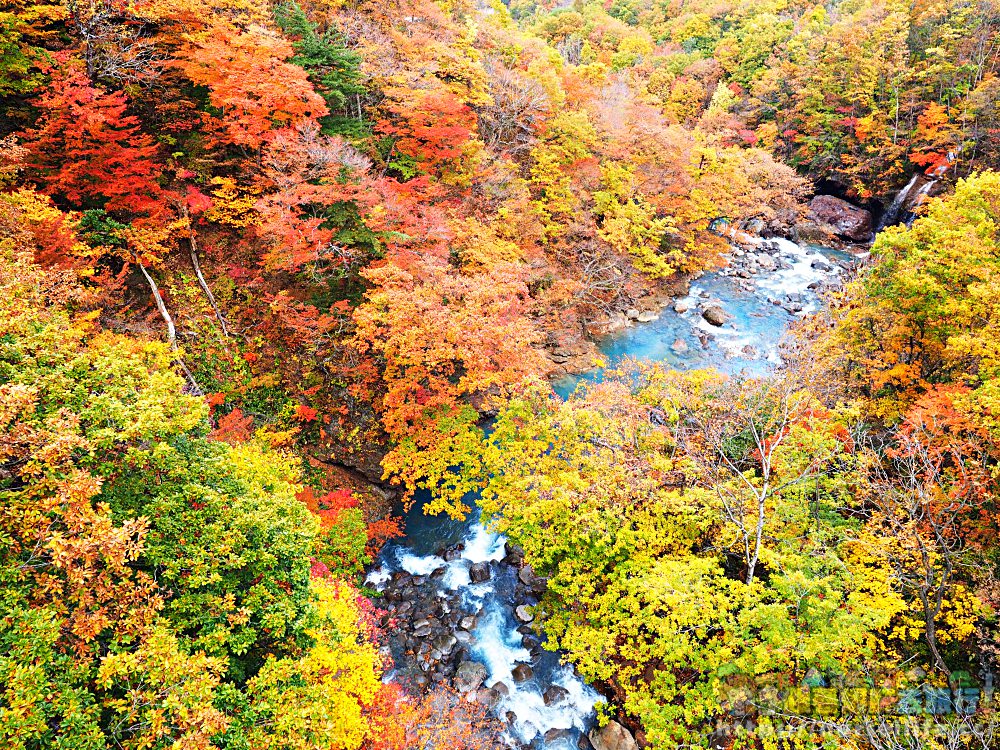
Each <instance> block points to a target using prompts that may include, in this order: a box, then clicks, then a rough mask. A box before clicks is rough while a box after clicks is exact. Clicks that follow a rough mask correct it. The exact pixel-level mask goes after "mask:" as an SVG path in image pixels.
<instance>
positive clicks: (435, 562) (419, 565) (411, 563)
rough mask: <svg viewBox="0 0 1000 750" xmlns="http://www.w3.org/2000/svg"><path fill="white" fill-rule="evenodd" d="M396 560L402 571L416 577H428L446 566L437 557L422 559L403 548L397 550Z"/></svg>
mask: <svg viewBox="0 0 1000 750" xmlns="http://www.w3.org/2000/svg"><path fill="white" fill-rule="evenodd" d="M396 560H397V561H398V562H399V567H400V568H401V569H402V570H405V571H406V572H407V573H410V574H411V575H415V576H427V575H430V574H431V573H433V572H434V571H435V570H437V569H438V568H442V567H444V566H445V561H444V560H442V559H441V558H440V557H438V556H437V555H427V556H426V557H420V556H419V555H414V554H413V553H412V552H410V551H409V550H408V549H403V548H400V549H398V550H396Z"/></svg>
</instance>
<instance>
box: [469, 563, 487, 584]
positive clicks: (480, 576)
mask: <svg viewBox="0 0 1000 750" xmlns="http://www.w3.org/2000/svg"><path fill="white" fill-rule="evenodd" d="M469 578H470V579H471V580H472V582H473V583H482V582H483V581H488V580H490V566H489V565H487V564H486V563H481V562H478V563H473V565H472V567H471V568H469Z"/></svg>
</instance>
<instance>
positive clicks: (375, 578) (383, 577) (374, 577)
mask: <svg viewBox="0 0 1000 750" xmlns="http://www.w3.org/2000/svg"><path fill="white" fill-rule="evenodd" d="M391 577H392V573H391V572H390V571H389V569H388V568H385V567H381V568H375V569H374V570H372V571H370V572H369V573H368V575H367V576H365V585H366V586H371V587H372V588H375V589H380V588H382V586H384V585H385V584H386V582H387V581H388V580H389V579H390V578H391Z"/></svg>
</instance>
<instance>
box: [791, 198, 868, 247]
mask: <svg viewBox="0 0 1000 750" xmlns="http://www.w3.org/2000/svg"><path fill="white" fill-rule="evenodd" d="M874 230H875V223H874V221H873V219H872V215H871V213H870V212H869V211H866V210H865V209H863V208H858V207H857V206H854V205H851V204H850V203H848V202H847V201H845V200H842V199H840V198H836V197H834V196H832V195H817V196H816V197H815V198H813V199H812V200H811V201H809V212H808V214H807V216H806V220H805V221H803V222H800V223H799V224H798V225H797V226H796V239H797V240H799V241H800V242H820V243H822V242H823V241H824V240H826V241H827V242H830V241H832V240H835V239H841V240H846V241H848V242H855V243H864V242H870V241H871V239H872V232H874Z"/></svg>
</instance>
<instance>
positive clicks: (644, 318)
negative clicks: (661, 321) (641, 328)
mask: <svg viewBox="0 0 1000 750" xmlns="http://www.w3.org/2000/svg"><path fill="white" fill-rule="evenodd" d="M658 317H659V316H658V315H657V314H656V313H655V312H651V311H649V310H646V311H644V312H641V313H639V317H638V318H636V320H637V321H639V322H640V323H652V322H653V321H654V320H656V319H657V318H658Z"/></svg>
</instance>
